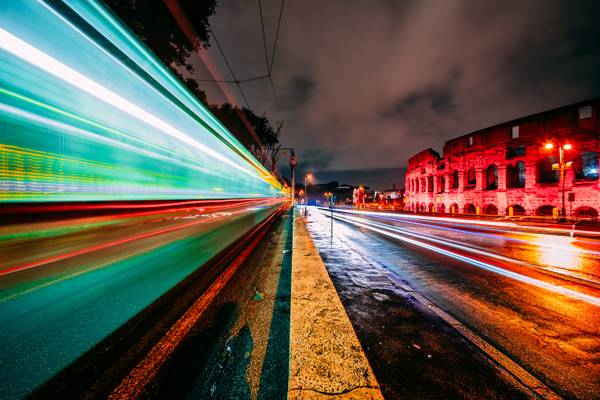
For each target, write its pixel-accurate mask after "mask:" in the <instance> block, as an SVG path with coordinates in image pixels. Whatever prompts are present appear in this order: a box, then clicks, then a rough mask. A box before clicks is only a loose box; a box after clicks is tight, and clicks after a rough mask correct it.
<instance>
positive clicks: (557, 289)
mask: <svg viewBox="0 0 600 400" xmlns="http://www.w3.org/2000/svg"><path fill="white" fill-rule="evenodd" d="M334 218H336V219H339V220H342V221H345V222H348V223H350V224H353V225H357V226H361V227H363V228H366V229H369V230H371V231H373V232H377V233H379V234H382V235H385V236H388V237H392V238H394V239H398V240H401V241H403V242H406V243H410V244H412V245H415V246H418V247H421V248H424V249H427V250H431V251H434V252H436V253H438V254H443V255H445V256H448V257H450V258H453V259H455V260H459V261H462V262H466V263H468V264H470V265H473V266H475V267H478V268H481V269H485V270H487V271H490V272H493V273H496V274H499V275H502V276H504V277H507V278H510V279H514V280H516V281H519V282H523V283H527V284H530V285H534V286H537V287H539V288H542V289H546V290H549V291H551V292H554V293H557V294H560V295H564V296H567V297H571V298H574V299H577V300H581V301H584V302H586V303H589V304H592V305H594V306H596V307H600V298H598V297H595V296H591V295H588V294H585V293H580V292H577V291H575V290H572V289H568V288H565V287H562V286H558V285H554V284H552V283H548V282H544V281H542V280H539V279H536V278H532V277H529V276H526V275H523V274H519V273H517V272H514V271H510V270H506V269H503V268H500V267H497V266H495V265H492V264H489V263H486V262H483V261H479V260H476V259H473V258H470V257H466V256H463V255H461V254H458V253H455V252H453V251H449V250H445V249H442V248H440V247H437V246H434V245H430V244H427V243H423V242H421V241H418V240H414V239H411V238H408V237H406V236H402V235H398V234H395V233H392V232H390V231H389V230H384V229H379V228H376V227H374V226H371V225H370V224H367V223H363V222H359V221H357V220H355V219H354V218H347V217H340V216H339V215H334Z"/></svg>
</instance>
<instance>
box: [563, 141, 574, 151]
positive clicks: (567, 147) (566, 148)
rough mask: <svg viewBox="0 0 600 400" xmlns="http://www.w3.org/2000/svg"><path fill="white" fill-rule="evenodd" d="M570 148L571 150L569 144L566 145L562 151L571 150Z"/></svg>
mask: <svg viewBox="0 0 600 400" xmlns="http://www.w3.org/2000/svg"><path fill="white" fill-rule="evenodd" d="M571 148H573V146H571V144H570V143H567V144H565V145H564V146H563V149H565V150H571Z"/></svg>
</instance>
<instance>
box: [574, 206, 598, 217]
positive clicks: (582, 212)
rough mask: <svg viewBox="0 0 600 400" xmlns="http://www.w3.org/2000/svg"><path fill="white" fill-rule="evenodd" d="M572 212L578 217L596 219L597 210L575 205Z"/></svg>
mask: <svg viewBox="0 0 600 400" xmlns="http://www.w3.org/2000/svg"><path fill="white" fill-rule="evenodd" d="M574 214H575V217H576V218H578V219H594V220H595V219H598V211H597V210H596V209H595V208H593V207H589V206H581V207H577V208H576V209H575V212H574Z"/></svg>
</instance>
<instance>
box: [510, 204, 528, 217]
mask: <svg viewBox="0 0 600 400" xmlns="http://www.w3.org/2000/svg"><path fill="white" fill-rule="evenodd" d="M510 207H512V208H513V215H525V214H526V213H527V212H526V211H525V208H523V206H521V205H520V204H513V205H512V206H510ZM510 207H507V208H506V215H508V209H509V208H510Z"/></svg>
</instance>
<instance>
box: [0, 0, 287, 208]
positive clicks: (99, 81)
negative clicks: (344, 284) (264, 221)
mask: <svg viewBox="0 0 600 400" xmlns="http://www.w3.org/2000/svg"><path fill="white" fill-rule="evenodd" d="M49 4H51V5H49ZM0 71H1V73H0V201H2V202H27V201H36V202H40V201H91V200H94V201H98V200H101V201H105V200H162V199H211V198H251V197H280V196H282V194H283V193H282V187H281V185H280V184H279V182H278V181H277V180H276V179H275V178H274V177H273V176H272V175H271V174H270V173H269V172H268V171H267V170H266V169H265V168H264V167H263V166H262V165H261V164H260V163H259V162H258V161H257V160H256V159H255V158H254V157H253V156H252V155H251V154H250V153H249V151H248V150H247V149H246V148H245V147H244V146H243V145H241V144H240V143H239V142H238V141H237V140H236V139H235V138H234V136H233V135H232V134H231V133H230V132H228V131H227V130H226V129H225V127H224V126H223V125H222V124H221V123H220V122H219V121H218V120H217V119H216V118H215V117H214V116H213V115H211V114H210V113H209V112H208V110H207V109H206V108H205V107H204V106H203V105H202V104H201V103H200V102H199V101H197V100H196V99H195V98H194V97H193V96H192V95H191V94H190V93H189V91H188V90H187V89H186V88H185V87H184V86H183V85H182V84H181V83H180V82H179V81H178V80H177V79H176V78H175V77H174V76H173V75H172V74H171V73H170V72H169V71H168V69H167V68H166V67H164V66H163V65H162V64H161V63H160V62H159V61H158V60H157V59H156V58H155V57H154V55H153V54H152V53H151V52H150V51H148V50H147V49H146V48H145V47H144V46H143V45H142V44H141V43H140V42H139V41H138V40H137V39H136V38H135V37H134V36H133V35H132V34H131V33H130V32H128V31H127V30H126V29H125V28H124V27H122V26H121V25H120V24H119V23H118V21H116V19H115V18H114V17H113V16H112V15H111V14H110V13H109V12H108V11H107V10H105V9H104V8H103V6H101V5H99V4H98V3H96V2H94V1H65V2H54V1H53V2H49V3H48V4H47V3H45V2H42V1H38V2H34V1H25V0H22V1H11V2H4V3H3V4H2V5H1V6H0Z"/></svg>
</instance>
